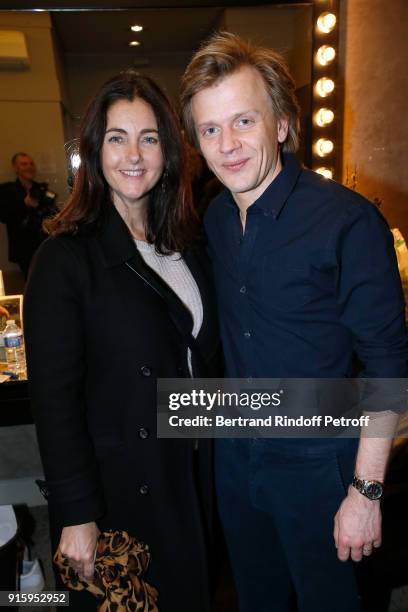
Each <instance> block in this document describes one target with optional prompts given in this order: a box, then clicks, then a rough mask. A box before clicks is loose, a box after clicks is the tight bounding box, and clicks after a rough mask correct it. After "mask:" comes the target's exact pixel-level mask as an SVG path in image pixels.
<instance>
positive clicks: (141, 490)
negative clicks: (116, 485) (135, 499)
mask: <svg viewBox="0 0 408 612" xmlns="http://www.w3.org/2000/svg"><path fill="white" fill-rule="evenodd" d="M148 492H149V487H148V486H147V485H146V484H144V485H141V486H140V487H139V493H140V495H147V494H148Z"/></svg>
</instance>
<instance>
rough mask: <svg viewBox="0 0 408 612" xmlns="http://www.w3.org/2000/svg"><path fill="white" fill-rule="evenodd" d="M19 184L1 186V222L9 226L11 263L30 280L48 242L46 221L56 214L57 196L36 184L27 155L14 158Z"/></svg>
mask: <svg viewBox="0 0 408 612" xmlns="http://www.w3.org/2000/svg"><path fill="white" fill-rule="evenodd" d="M11 164H12V167H13V170H14V172H15V173H16V177H17V178H16V180H15V181H13V182H8V183H3V184H1V185H0V221H1V222H2V223H5V224H6V227H7V236H8V249H9V256H8V257H9V261H11V262H14V263H17V264H18V265H19V266H20V269H21V271H22V272H23V274H24V277H25V278H27V275H28V269H29V266H30V262H31V259H32V257H33V255H34V253H35V251H36V250H37V249H38V247H39V245H40V244H41V242H42V241H43V240H44V239H45V233H44V232H43V229H42V223H43V221H44V219H46V218H47V217H50V216H51V215H53V214H55V212H56V207H55V205H56V197H57V196H56V194H55V193H54V192H52V191H51V190H50V189H48V185H47V183H38V182H37V181H36V180H35V176H36V167H35V163H34V160H33V159H32V157H30V156H29V155H27V153H16V154H15V155H13V157H12V160H11Z"/></svg>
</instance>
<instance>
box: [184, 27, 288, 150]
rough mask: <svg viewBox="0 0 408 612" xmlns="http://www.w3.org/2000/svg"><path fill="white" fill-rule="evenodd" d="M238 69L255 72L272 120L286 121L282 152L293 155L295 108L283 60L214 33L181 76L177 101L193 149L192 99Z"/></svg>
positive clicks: (269, 51)
mask: <svg viewBox="0 0 408 612" xmlns="http://www.w3.org/2000/svg"><path fill="white" fill-rule="evenodd" d="M242 66H251V67H253V68H255V70H257V71H258V73H259V74H260V76H261V77H262V79H263V81H264V83H265V88H266V91H267V93H268V95H269V98H270V101H271V104H272V109H273V112H274V114H275V116H276V118H277V119H283V118H285V119H287V120H288V126H289V129H288V135H287V137H286V140H285V142H284V143H283V144H282V149H283V150H284V151H290V152H295V151H296V150H297V148H298V146H299V105H298V102H297V100H296V96H295V82H294V80H293V78H292V77H291V75H290V73H289V70H288V68H287V66H286V63H285V61H284V59H283V58H282V56H281V55H280V54H279V53H277V52H276V51H273V50H272V49H268V48H266V47H257V46H255V45H252V44H251V43H250V42H247V41H245V40H243V39H242V38H240V37H239V36H237V35H236V34H232V33H230V32H217V33H216V34H214V35H213V36H212V37H211V38H210V39H209V40H208V41H207V42H206V43H204V45H203V46H202V47H201V48H200V49H199V50H198V51H197V53H195V55H194V56H193V58H192V60H191V62H190V63H189V65H188V66H187V68H186V71H185V73H184V75H183V78H182V84H181V94H180V101H181V110H182V114H183V121H184V126H185V129H186V132H187V135H188V137H189V139H190V141H191V142H192V143H193V144H195V145H196V146H197V137H196V131H195V127H194V121H193V117H192V109H191V106H192V99H193V97H194V96H195V95H196V94H197V93H198V92H199V91H201V90H202V89H205V88H207V87H211V86H213V85H215V84H216V83H217V82H218V81H220V80H221V79H223V78H225V77H226V76H229V75H230V74H232V73H233V72H235V71H236V70H238V69H239V68H241V67H242Z"/></svg>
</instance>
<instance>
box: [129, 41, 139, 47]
mask: <svg viewBox="0 0 408 612" xmlns="http://www.w3.org/2000/svg"><path fill="white" fill-rule="evenodd" d="M139 45H140V42H139V41H138V40H131V41H130V43H129V46H130V47H138V46H139Z"/></svg>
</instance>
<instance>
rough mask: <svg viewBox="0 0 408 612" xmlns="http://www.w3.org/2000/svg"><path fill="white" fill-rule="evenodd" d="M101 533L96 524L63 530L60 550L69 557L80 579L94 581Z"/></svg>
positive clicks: (86, 524) (85, 524) (75, 526)
mask: <svg viewBox="0 0 408 612" xmlns="http://www.w3.org/2000/svg"><path fill="white" fill-rule="evenodd" d="M99 533H100V532H99V529H98V527H97V526H96V523H94V522H92V523H84V524H83V525H73V526H72V527H64V528H63V530H62V534H61V539H60V543H59V549H60V551H61V553H62V554H63V555H64V556H65V557H68V562H69V564H70V566H71V567H72V569H73V570H74V571H75V572H76V573H77V574H78V576H79V578H80V579H85V580H88V581H92V580H93V577H94V569H95V567H94V564H95V554H96V544H97V540H98V536H99Z"/></svg>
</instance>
